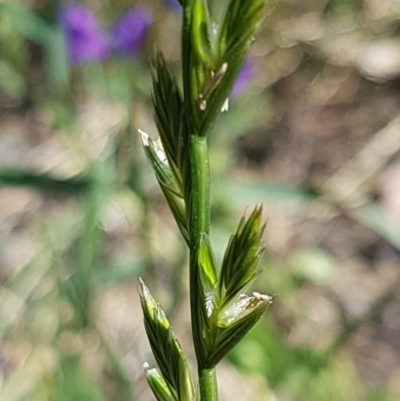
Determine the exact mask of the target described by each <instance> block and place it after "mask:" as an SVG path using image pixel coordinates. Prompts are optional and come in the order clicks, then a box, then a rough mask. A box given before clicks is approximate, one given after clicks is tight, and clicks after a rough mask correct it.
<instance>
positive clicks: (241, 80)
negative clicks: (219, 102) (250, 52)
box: [232, 59, 254, 97]
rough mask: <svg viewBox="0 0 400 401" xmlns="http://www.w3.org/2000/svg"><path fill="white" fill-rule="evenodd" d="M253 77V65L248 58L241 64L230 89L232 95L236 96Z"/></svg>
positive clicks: (245, 87)
mask: <svg viewBox="0 0 400 401" xmlns="http://www.w3.org/2000/svg"><path fill="white" fill-rule="evenodd" d="M253 77H254V67H253V64H252V62H251V61H250V59H247V60H246V61H245V63H244V64H243V67H242V70H241V71H240V73H239V75H238V77H237V80H236V83H235V85H234V86H233V89H232V97H238V96H240V95H241V94H242V93H243V92H245V91H246V89H247V88H248V87H249V86H250V83H251V81H252V80H253Z"/></svg>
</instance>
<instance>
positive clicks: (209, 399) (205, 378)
mask: <svg viewBox="0 0 400 401" xmlns="http://www.w3.org/2000/svg"><path fill="white" fill-rule="evenodd" d="M199 388H200V400H201V401H218V387H217V373H216V370H215V367H213V368H210V369H201V370H199Z"/></svg>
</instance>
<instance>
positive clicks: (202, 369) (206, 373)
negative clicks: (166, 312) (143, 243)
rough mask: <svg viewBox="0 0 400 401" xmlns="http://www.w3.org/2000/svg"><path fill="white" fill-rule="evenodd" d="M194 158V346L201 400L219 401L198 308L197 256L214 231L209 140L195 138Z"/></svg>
mask: <svg viewBox="0 0 400 401" xmlns="http://www.w3.org/2000/svg"><path fill="white" fill-rule="evenodd" d="M189 146H190V148H189V154H190V159H189V160H190V161H189V163H190V186H189V188H188V192H187V194H186V200H187V204H188V211H187V213H188V219H189V232H190V241H189V248H190V307H191V316H192V332H193V342H194V347H195V350H196V356H197V362H198V369H199V384H200V400H201V401H218V390H217V378H216V374H215V368H214V367H212V368H209V367H208V366H207V367H206V366H205V361H203V358H204V357H203V356H202V354H203V351H202V346H201V338H200V336H201V332H202V328H201V327H199V320H198V310H197V304H198V299H199V294H198V290H199V286H198V266H197V253H198V249H199V246H200V242H201V239H202V237H203V235H205V234H209V231H210V170H209V161H208V147H207V141H206V139H205V138H202V137H199V136H196V135H191V136H190V142H189Z"/></svg>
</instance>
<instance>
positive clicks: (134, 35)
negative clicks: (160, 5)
mask: <svg viewBox="0 0 400 401" xmlns="http://www.w3.org/2000/svg"><path fill="white" fill-rule="evenodd" d="M152 19H153V18H152V15H151V13H150V11H148V10H146V9H144V8H135V9H131V10H130V11H129V12H128V13H127V14H126V15H124V16H123V17H122V18H121V19H119V20H118V21H117V22H116V23H115V25H114V26H113V28H112V31H111V43H112V47H113V49H114V50H115V51H116V52H117V53H119V54H121V55H124V56H134V55H136V54H137V53H138V52H139V51H140V50H141V48H142V47H143V45H144V41H145V37H146V33H147V31H148V28H149V27H150V24H151V22H152Z"/></svg>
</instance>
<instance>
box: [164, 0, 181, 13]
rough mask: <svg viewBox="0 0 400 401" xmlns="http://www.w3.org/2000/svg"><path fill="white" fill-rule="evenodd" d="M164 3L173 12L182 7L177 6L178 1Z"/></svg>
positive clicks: (170, 0)
mask: <svg viewBox="0 0 400 401" xmlns="http://www.w3.org/2000/svg"><path fill="white" fill-rule="evenodd" d="M164 3H165V4H166V5H167V6H169V7H170V8H172V9H173V10H177V11H178V10H181V9H182V6H181V5H180V4H179V2H178V0H164Z"/></svg>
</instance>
